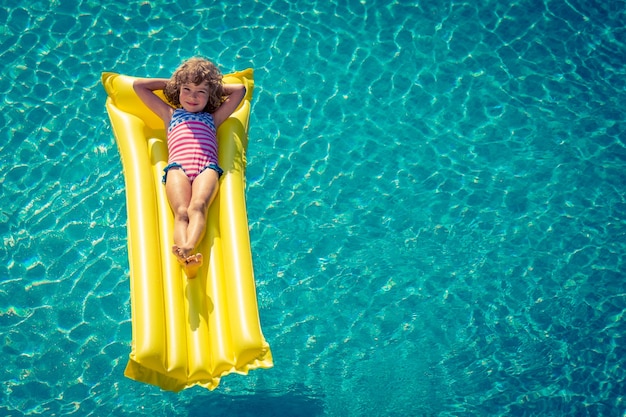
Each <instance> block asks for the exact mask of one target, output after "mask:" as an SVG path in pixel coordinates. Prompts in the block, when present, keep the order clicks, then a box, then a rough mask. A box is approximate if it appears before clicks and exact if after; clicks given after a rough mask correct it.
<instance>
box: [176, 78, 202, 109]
mask: <svg viewBox="0 0 626 417" xmlns="http://www.w3.org/2000/svg"><path fill="white" fill-rule="evenodd" d="M179 101H180V105H181V106H182V107H183V109H185V110H187V111H188V112H192V113H198V112H201V111H202V110H204V108H205V107H206V105H207V102H208V101H209V83H208V82H203V83H201V84H197V85H196V84H194V83H185V84H183V85H181V86H180V97H179Z"/></svg>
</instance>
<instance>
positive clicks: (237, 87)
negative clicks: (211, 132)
mask: <svg viewBox="0 0 626 417" xmlns="http://www.w3.org/2000/svg"><path fill="white" fill-rule="evenodd" d="M224 94H225V95H226V96H227V97H226V100H224V102H223V103H222V104H221V105H220V106H219V107H218V108H217V110H215V113H213V121H214V122H215V127H216V128H217V127H219V125H221V124H222V122H223V121H224V120H226V119H228V117H229V116H230V115H231V114H233V112H234V111H235V109H236V108H237V106H238V105H239V103H241V100H243V98H244V96H245V95H246V87H244V86H243V84H225V85H224Z"/></svg>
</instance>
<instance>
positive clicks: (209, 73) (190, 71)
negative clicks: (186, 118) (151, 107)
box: [163, 57, 224, 113]
mask: <svg viewBox="0 0 626 417" xmlns="http://www.w3.org/2000/svg"><path fill="white" fill-rule="evenodd" d="M205 81H206V82H208V83H209V100H208V102H207V105H206V107H205V108H204V111H205V112H207V113H213V112H215V110H217V108H218V107H219V106H220V104H222V101H224V85H223V84H222V73H221V72H220V70H219V69H218V68H217V66H215V64H213V63H212V62H211V61H209V60H208V59H205V58H198V57H196V58H190V59H188V60H187V61H185V62H183V63H182V64H181V65H180V66H179V67H178V68H177V69H176V71H174V74H172V77H171V78H170V79H169V80H168V82H167V84H166V85H165V88H164V89H163V94H164V95H165V98H166V99H167V101H169V102H170V103H171V104H172V105H173V106H174V107H180V87H181V86H182V85H183V84H187V83H193V84H196V85H198V84H201V83H203V82H205Z"/></svg>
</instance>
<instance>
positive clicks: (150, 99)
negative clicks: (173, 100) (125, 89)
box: [133, 78, 174, 126]
mask: <svg viewBox="0 0 626 417" xmlns="http://www.w3.org/2000/svg"><path fill="white" fill-rule="evenodd" d="M167 81H168V80H167V79H166V78H137V79H136V80H135V81H134V82H133V89H134V90H135V92H136V93H137V95H138V96H139V98H140V99H141V101H143V102H144V103H145V105H146V106H148V107H149V108H150V110H152V111H153V112H154V113H156V115H157V116H159V117H160V118H161V119H163V121H164V122H165V125H166V126H167V125H168V124H169V122H170V119H171V118H172V113H173V112H174V109H173V108H172V106H170V105H169V104H167V103H166V102H164V101H163V100H161V98H160V97H159V96H157V95H156V94H154V91H156V90H163V89H164V88H165V83H167Z"/></svg>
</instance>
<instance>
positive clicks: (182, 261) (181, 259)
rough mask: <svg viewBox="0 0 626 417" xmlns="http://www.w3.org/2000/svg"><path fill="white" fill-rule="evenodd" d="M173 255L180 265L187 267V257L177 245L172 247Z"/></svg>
mask: <svg viewBox="0 0 626 417" xmlns="http://www.w3.org/2000/svg"><path fill="white" fill-rule="evenodd" d="M172 253H173V254H174V256H176V259H177V260H178V263H180V264H181V265H183V266H185V265H187V257H186V256H185V255H184V254H183V250H182V249H181V248H179V247H178V246H177V245H174V246H172Z"/></svg>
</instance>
